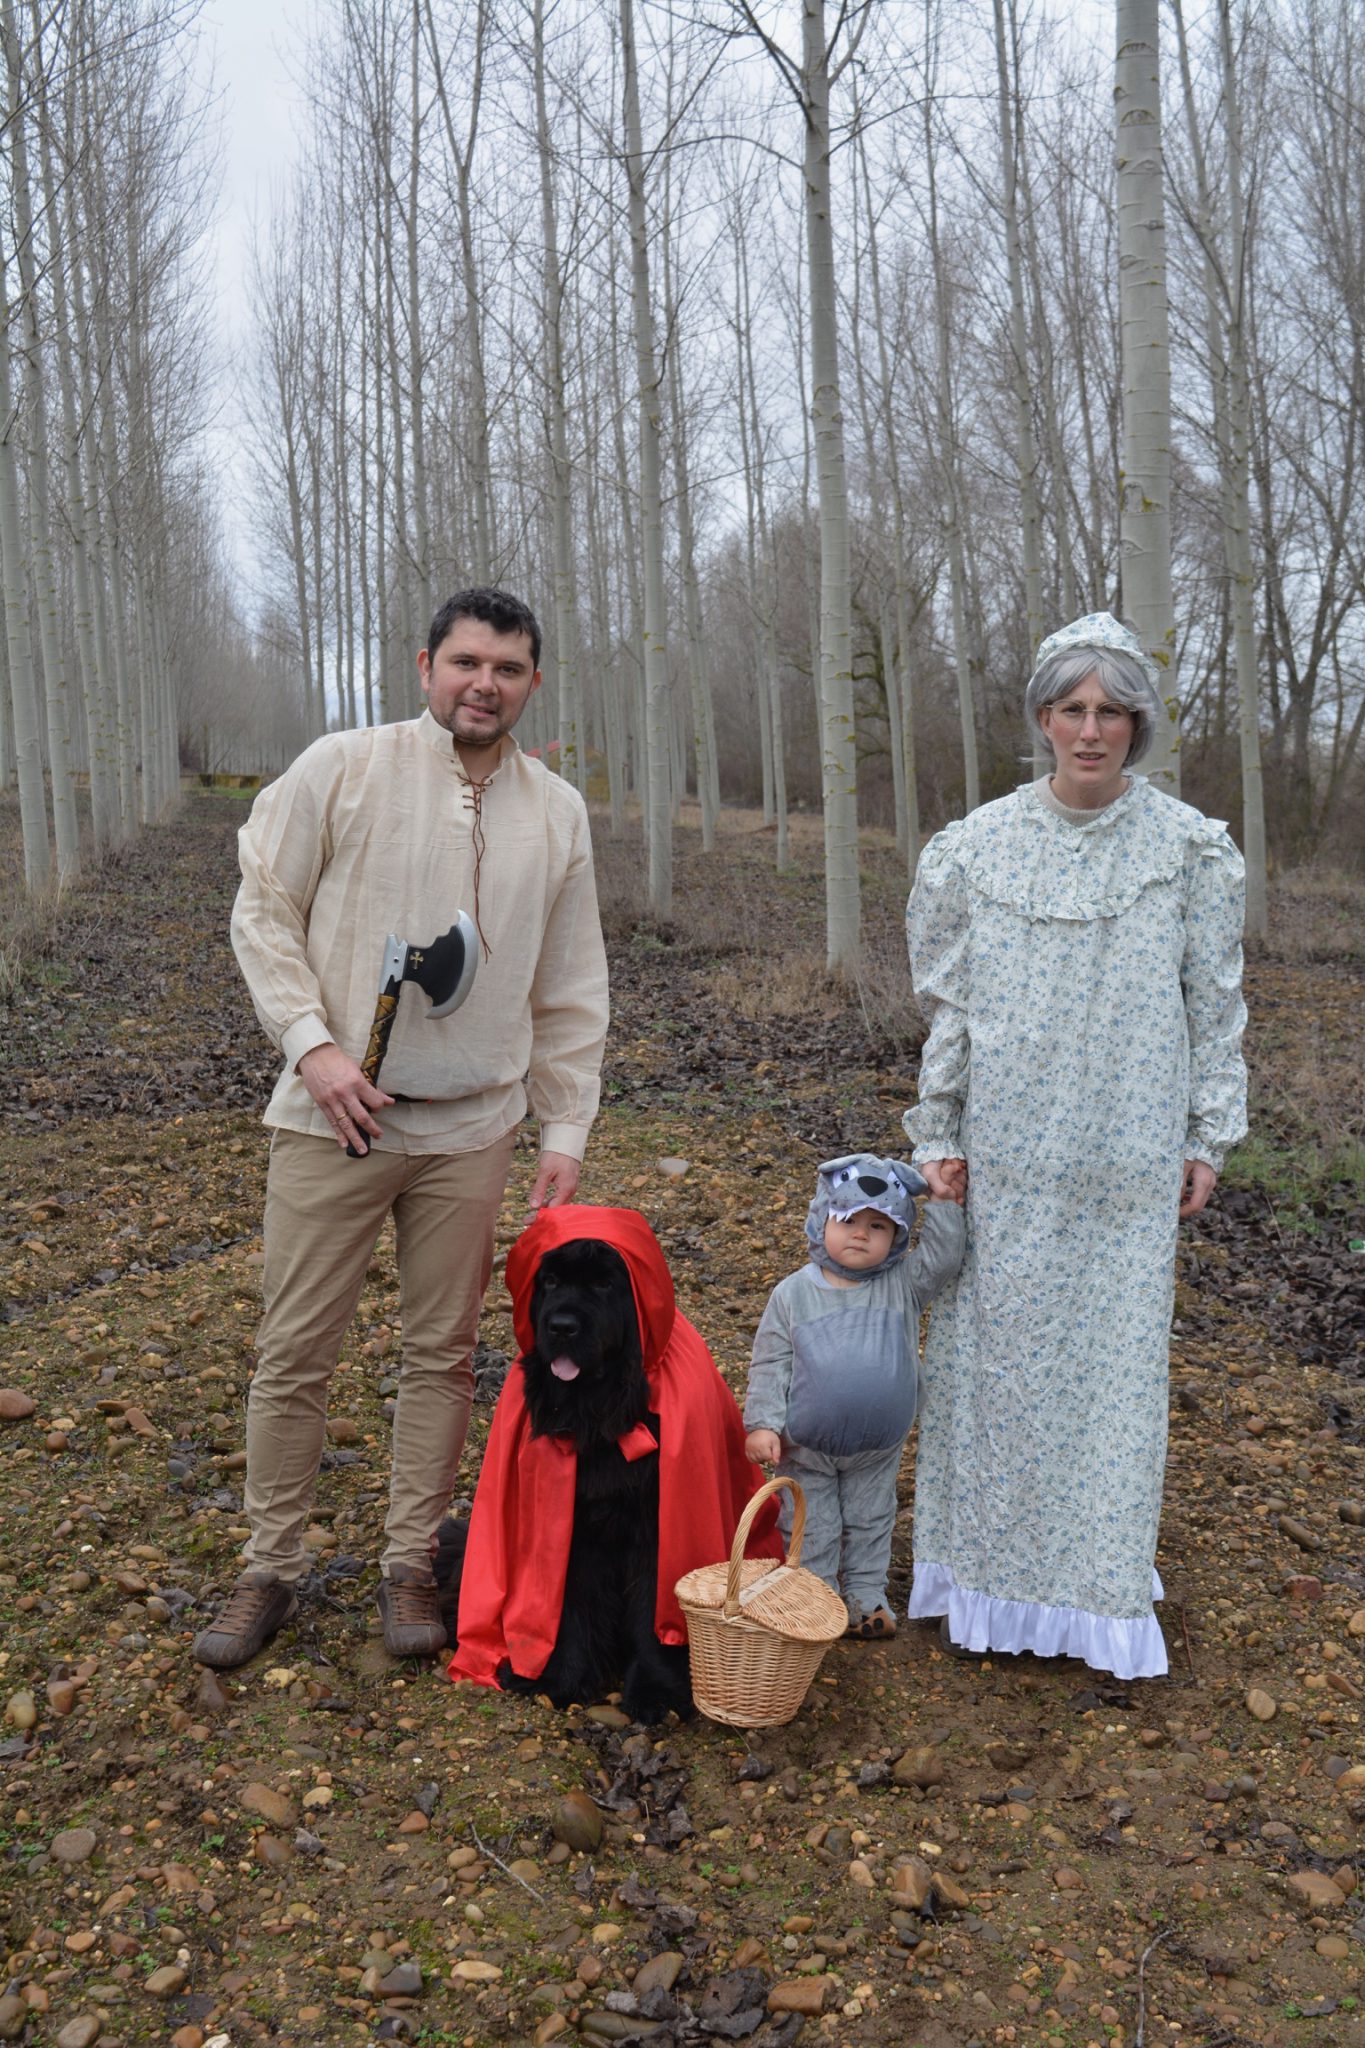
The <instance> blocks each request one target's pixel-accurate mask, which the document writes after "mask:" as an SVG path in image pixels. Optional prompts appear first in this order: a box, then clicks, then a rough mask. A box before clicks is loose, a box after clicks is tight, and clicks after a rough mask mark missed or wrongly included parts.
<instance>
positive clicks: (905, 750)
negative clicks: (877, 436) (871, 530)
mask: <svg viewBox="0 0 1365 2048" xmlns="http://www.w3.org/2000/svg"><path fill="white" fill-rule="evenodd" d="M859 155H860V157H861V160H862V172H863V192H864V198H865V201H866V208H867V248H868V268H869V271H870V274H871V284H872V320H873V325H874V326H875V328H876V331H877V352H878V358H879V365H880V373H881V374H880V391H881V405H880V414H881V432H882V439H883V441H884V442H885V444H886V463H887V472H888V475H889V478H890V483H891V522H892V531H891V545H892V580H893V589H894V597H895V646H894V650H893V661H894V663H895V664H896V665H895V666H894V669H893V668H887V670H886V675H887V703H888V705H889V704H890V703H891V698H892V690H893V684H894V695H895V700H896V716H897V722H898V724H899V733H898V734H896V733H894V732H893V738H892V746H891V761H892V768H893V772H894V771H897V770H898V772H899V782H900V788H899V791H898V792H897V802H896V834H897V844H898V845H899V847H900V850H901V852H902V854H903V855H904V856H905V862H906V869H907V872H908V875H909V879H910V880H911V881H912V882H913V881H914V879H915V869H916V868H917V867H918V866H919V840H920V824H919V778H918V771H917V763H916V751H915V715H914V708H913V686H912V680H911V668H910V583H909V564H908V560H907V556H908V551H909V540H908V536H907V533H906V520H905V487H904V483H903V480H902V475H901V450H900V435H899V432H898V430H897V425H896V405H895V392H894V389H893V383H894V380H893V376H892V368H891V353H890V349H889V346H888V342H887V320H886V311H885V307H884V305H883V302H882V267H881V257H880V254H879V251H878V248H877V234H876V227H875V223H874V218H873V206H872V179H871V174H870V172H869V169H868V161H867V149H866V146H865V144H862V143H860V146H859Z"/></svg>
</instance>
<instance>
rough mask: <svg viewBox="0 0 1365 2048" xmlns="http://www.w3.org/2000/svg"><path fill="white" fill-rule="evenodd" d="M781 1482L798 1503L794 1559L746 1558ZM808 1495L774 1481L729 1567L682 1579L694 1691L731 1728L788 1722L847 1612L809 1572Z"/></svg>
mask: <svg viewBox="0 0 1365 2048" xmlns="http://www.w3.org/2000/svg"><path fill="white" fill-rule="evenodd" d="M782 1487H786V1488H787V1490H788V1491H789V1492H790V1493H791V1495H792V1498H793V1501H794V1503H795V1510H794V1513H793V1516H792V1533H791V1541H790V1542H789V1544H788V1546H787V1562H786V1563H785V1564H778V1563H776V1562H775V1560H774V1559H772V1558H770V1557H752V1558H746V1557H745V1555H744V1546H745V1544H746V1543H747V1542H748V1540H749V1531H750V1529H751V1528H752V1527H753V1523H754V1517H755V1516H756V1515H757V1514H758V1512H759V1509H760V1508H761V1507H762V1506H763V1504H764V1502H765V1501H768V1500H770V1499H771V1498H772V1496H773V1494H775V1493H777V1492H778V1491H779V1490H780V1489H781V1488H782ZM805 1530H806V1497H805V1495H804V1494H803V1493H802V1491H801V1488H800V1487H799V1486H798V1485H797V1484H796V1481H795V1480H794V1479H770V1480H769V1481H768V1483H767V1485H766V1486H763V1487H760V1488H759V1490H758V1492H757V1493H756V1494H755V1495H754V1497H753V1499H752V1500H751V1501H750V1502H749V1505H748V1506H747V1507H746V1508H745V1510H744V1513H743V1514H742V1515H741V1516H740V1519H739V1527H738V1528H737V1529H736V1530H735V1540H734V1542H733V1543H732V1544H731V1546H730V1561H729V1563H728V1564H706V1565H701V1566H700V1567H699V1568H698V1569H697V1570H696V1571H692V1572H688V1573H687V1575H686V1577H685V1578H681V1579H679V1581H678V1584H677V1587H676V1589H675V1590H676V1592H677V1596H678V1604H679V1606H680V1607H681V1608H682V1611H683V1613H684V1614H685V1615H686V1616H687V1635H688V1642H689V1644H690V1647H691V1653H692V1692H693V1696H694V1698H695V1699H696V1702H697V1705H698V1706H699V1707H700V1708H701V1710H702V1712H703V1714H705V1715H707V1716H708V1717H709V1719H711V1720H712V1721H723V1722H725V1723H726V1725H727V1726H728V1727H731V1728H780V1727H781V1726H782V1724H783V1722H785V1721H790V1720H791V1719H792V1717H793V1715H794V1714H796V1713H797V1711H798V1710H799V1708H800V1705H801V1702H802V1700H803V1699H804V1698H805V1697H806V1694H807V1692H808V1691H809V1690H810V1684H811V1680H812V1679H813V1678H814V1676H815V1674H816V1672H817V1671H818V1670H819V1668H820V1662H821V1659H822V1658H823V1656H824V1654H825V1652H826V1650H827V1649H828V1648H829V1646H830V1644H831V1643H832V1642H833V1641H834V1640H835V1639H836V1637H838V1636H841V1635H843V1633H844V1631H845V1629H846V1628H847V1626H848V1614H847V1611H846V1609H845V1607H844V1603H843V1601H842V1600H841V1599H840V1598H839V1595H838V1594H837V1593H835V1592H833V1591H832V1590H831V1589H830V1588H829V1587H828V1586H827V1585H826V1584H825V1582H824V1580H823V1579H817V1578H816V1576H815V1574H814V1572H808V1571H803V1570H802V1569H801V1539H802V1537H803V1536H804V1534H805Z"/></svg>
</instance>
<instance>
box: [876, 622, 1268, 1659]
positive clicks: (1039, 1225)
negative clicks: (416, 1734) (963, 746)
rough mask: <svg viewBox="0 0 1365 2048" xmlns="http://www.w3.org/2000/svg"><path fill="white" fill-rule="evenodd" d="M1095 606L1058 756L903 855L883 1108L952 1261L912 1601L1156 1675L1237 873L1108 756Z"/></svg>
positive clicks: (1037, 725) (1060, 727)
mask: <svg viewBox="0 0 1365 2048" xmlns="http://www.w3.org/2000/svg"><path fill="white" fill-rule="evenodd" d="M1156 678H1157V671H1156V668H1155V664H1153V663H1151V662H1150V661H1149V660H1148V659H1147V657H1146V656H1145V655H1144V654H1143V651H1142V647H1141V644H1140V642H1139V641H1138V640H1137V638H1136V636H1135V635H1134V634H1133V633H1131V632H1129V631H1128V629H1127V628H1126V627H1124V626H1122V625H1120V624H1119V622H1118V621H1117V620H1116V619H1114V618H1112V617H1111V616H1110V615H1109V614H1108V613H1107V612H1101V613H1098V614H1095V615H1093V616H1091V617H1089V618H1085V619H1079V620H1077V621H1076V623H1075V624H1074V625H1071V626H1067V627H1065V628H1064V629H1063V630H1062V631H1061V632H1059V633H1054V634H1053V635H1052V637H1051V638H1050V639H1049V640H1046V641H1045V642H1044V643H1043V646H1042V648H1041V650H1040V652H1039V660H1038V666H1037V669H1036V670H1035V672H1034V675H1033V677H1032V679H1031V681H1030V683H1029V686H1028V690H1027V693H1026V695H1025V699H1024V707H1025V711H1026V714H1027V716H1028V719H1029V723H1030V725H1031V726H1032V727H1033V729H1034V730H1035V731H1036V732H1037V733H1038V734H1039V736H1040V737H1041V739H1042V741H1043V744H1044V746H1045V747H1046V748H1047V750H1048V752H1049V753H1050V754H1051V755H1052V757H1053V759H1054V760H1055V762H1056V767H1055V770H1054V772H1053V773H1052V775H1051V776H1045V777H1043V778H1042V779H1041V780H1040V781H1038V782H1035V783H1033V784H1031V785H1029V786H1026V787H1024V788H1022V789H1019V790H1016V791H1015V792H1014V794H1013V795H1012V796H1007V797H1002V798H1001V799H1000V800H999V801H998V802H996V803H991V804H986V805H983V807H982V808H981V809H980V810H978V811H974V812H973V813H972V814H971V816H970V817H967V818H963V819H961V820H960V821H959V822H958V823H956V824H953V825H950V826H949V827H948V828H947V830H946V831H944V832H940V833H939V835H938V837H937V838H936V839H934V840H932V841H931V842H930V844H929V845H928V846H927V847H926V848H925V851H924V854H923V856H922V858H921V860H920V864H919V872H918V874H917V877H916V880H915V887H914V891H913V893H912V895H911V898H910V907H909V912H908V928H909V942H910V963H911V972H912V975H913V978H914V984H915V990H916V993H917V995H918V998H919V1002H920V1005H921V1007H922V1008H923V1010H924V1012H925V1016H926V1018H927V1020H928V1023H929V1027H930V1029H929V1037H928V1040H927V1041H926V1043H925V1047H924V1053H923V1058H922V1064H921V1068H920V1088H919V1101H918V1104H917V1106H916V1107H915V1108H914V1109H912V1110H911V1111H910V1112H909V1113H908V1114H907V1115H906V1118H905V1128H906V1130H907V1132H908V1133H909V1135H910V1137H911V1138H912V1139H913V1141H914V1148H915V1150H914V1161H915V1164H916V1166H917V1167H918V1168H919V1169H920V1171H921V1173H923V1174H924V1176H925V1178H926V1180H928V1182H929V1184H930V1186H931V1187H932V1188H934V1189H935V1191H936V1192H937V1191H943V1192H950V1193H953V1194H954V1195H955V1196H956V1197H957V1198H958V1199H959V1200H961V1199H963V1198H964V1197H965V1199H966V1203H967V1255H966V1259H965V1261H964V1264H963V1267H962V1271H961V1273H960V1275H959V1276H958V1279H957V1280H956V1282H955V1283H953V1284H952V1285H950V1286H949V1288H948V1289H947V1290H946V1291H945V1293H943V1294H942V1295H941V1296H940V1297H939V1301H938V1304H937V1306H936V1307H935V1309H934V1312H933V1319H932V1322H931V1326H930V1331H929V1340H928V1346H927V1352H926V1357H925V1374H924V1398H923V1407H922V1411H921V1417H920V1436H919V1453H918V1463H917V1466H916V1480H915V1577H914V1587H913V1590H912V1593H911V1597H910V1613H911V1616H912V1617H914V1616H933V1615H942V1616H944V1617H945V1620H944V1624H943V1627H944V1634H945V1639H946V1640H947V1641H948V1642H949V1643H950V1645H951V1646H954V1647H960V1648H964V1649H969V1650H973V1651H982V1650H992V1651H1002V1650H1032V1651H1034V1652H1036V1653H1037V1654H1038V1655H1041V1656H1048V1655H1055V1654H1063V1655H1066V1656H1072V1657H1081V1658H1084V1660H1085V1661H1086V1663H1087V1664H1090V1665H1093V1666H1094V1667H1095V1668H1096V1669H1097V1670H1101V1671H1111V1672H1113V1673H1114V1674H1115V1676H1116V1677H1119V1678H1151V1677H1157V1676H1159V1675H1160V1674H1161V1673H1163V1672H1164V1671H1165V1670H1166V1668H1167V1664H1166V1647H1165V1643H1164V1641H1163V1639H1162V1634H1161V1630H1160V1628H1159V1626H1158V1624H1157V1621H1156V1617H1155V1615H1154V1614H1153V1612H1152V1601H1153V1599H1154V1598H1156V1599H1159V1598H1160V1597H1161V1584H1160V1581H1159V1579H1158V1578H1157V1575H1156V1572H1155V1569H1154V1566H1153V1559H1154V1556H1155V1552H1156V1538H1157V1523H1158V1520H1159V1517H1160V1512H1161V1487H1162V1476H1163V1470H1164V1466H1165V1457H1166V1411H1167V1383H1166V1381H1167V1343H1168V1337H1169V1332H1170V1320H1171V1305H1172V1298H1173V1291H1174V1278H1175V1249H1176V1227H1177V1215H1180V1216H1189V1215H1193V1214H1194V1213H1195V1212H1196V1211H1197V1210H1199V1209H1202V1208H1203V1207H1204V1205H1205V1203H1206V1202H1207V1201H1208V1198H1209V1194H1210V1192H1211V1190H1212V1188H1213V1185H1214V1182H1215V1180H1216V1179H1217V1177H1218V1172H1219V1168H1220V1167H1221V1165H1222V1160H1223V1153H1224V1150H1225V1149H1226V1147H1227V1146H1229V1145H1230V1144H1232V1143H1234V1142H1235V1140H1236V1139H1238V1138H1240V1137H1241V1136H1242V1135H1243V1134H1244V1133H1245V1130H1246V1113H1245V1102H1246V1075H1245V1068H1244V1066H1243V1063H1242V1056H1241V1038H1242V1029H1243V1025H1244V1023H1245V1021H1246V1010H1245V1006H1244V1005H1243V1002H1242V994H1241V966H1242V954H1241V932H1242V893H1243V871H1242V861H1241V856H1240V855H1239V854H1238V852H1237V849H1236V847H1235V846H1234V845H1233V843H1232V841H1231V840H1230V839H1229V837H1228V835H1227V833H1226V831H1225V830H1224V828H1223V826H1222V825H1221V824H1220V823H1219V822H1217V821H1216V820H1213V819H1209V818H1205V817H1203V816H1202V815H1201V814H1200V812H1198V811H1196V810H1194V809H1192V808H1191V806H1190V805H1188V804H1182V803H1179V802H1177V801H1176V800H1175V798H1173V797H1169V796H1163V795H1161V794H1159V793H1158V792H1157V791H1156V790H1155V789H1153V788H1151V786H1150V785H1149V784H1148V783H1146V782H1144V781H1143V780H1142V779H1141V778H1140V777H1138V776H1135V775H1133V774H1131V773H1130V772H1129V770H1130V769H1131V767H1132V764H1133V763H1134V762H1136V761H1139V760H1141V758H1142V756H1143V754H1144V753H1145V752H1146V750H1147V748H1148V746H1149V745H1150V743H1151V738H1152V734H1153V731H1154V729H1155V724H1156V720H1157V718H1158V717H1160V716H1163V715H1164V711H1163V707H1162V705H1161V701H1160V698H1159V696H1158V693H1157V687H1156Z"/></svg>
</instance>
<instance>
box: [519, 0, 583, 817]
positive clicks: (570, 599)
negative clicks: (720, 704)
mask: <svg viewBox="0 0 1365 2048" xmlns="http://www.w3.org/2000/svg"><path fill="white" fill-rule="evenodd" d="M531 35H532V44H531V47H532V72H533V77H534V82H535V101H536V153H537V157H538V159H539V164H540V223H541V248H542V280H543V282H542V291H543V309H542V317H541V323H540V336H541V342H542V347H543V360H544V375H545V398H546V404H547V407H548V410H549V420H548V426H549V434H548V440H549V445H550V533H551V556H552V560H553V564H554V594H555V598H554V601H555V665H556V670H557V674H558V681H559V772H560V774H561V775H563V776H564V778H565V780H566V781H568V782H571V783H572V784H573V785H574V787H575V788H576V789H581V788H582V787H583V785H584V781H585V777H584V773H583V707H582V703H581V694H580V690H579V675H578V660H579V645H578V601H577V580H576V575H575V563H574V548H573V470H572V468H571V467H570V463H569V415H568V404H567V399H566V395H565V388H564V274H563V271H562V270H561V268H560V261H559V220H558V216H557V212H556V206H555V174H554V152H553V148H552V145H551V141H550V115H549V109H548V106H547V103H546V97H545V0H532V5H531Z"/></svg>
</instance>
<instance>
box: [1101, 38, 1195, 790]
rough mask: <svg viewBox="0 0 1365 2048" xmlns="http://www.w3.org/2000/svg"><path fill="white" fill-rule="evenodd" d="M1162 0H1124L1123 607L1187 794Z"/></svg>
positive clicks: (1167, 749) (1168, 757)
mask: <svg viewBox="0 0 1365 2048" xmlns="http://www.w3.org/2000/svg"><path fill="white" fill-rule="evenodd" d="M1157 17H1158V0H1117V18H1118V56H1117V61H1116V64H1115V74H1114V103H1115V109H1116V117H1117V145H1118V215H1119V302H1120V320H1121V332H1122V341H1123V464H1122V476H1121V487H1120V551H1121V558H1122V562H1123V609H1124V611H1125V612H1126V613H1127V615H1128V616H1129V618H1131V620H1132V622H1133V625H1134V627H1135V628H1136V631H1137V634H1138V637H1139V638H1140V640H1141V641H1142V644H1143V646H1144V647H1145V648H1146V650H1147V652H1148V653H1149V654H1150V655H1151V656H1152V658H1153V659H1154V660H1155V661H1156V662H1157V664H1158V665H1159V667H1160V668H1161V670H1162V673H1163V676H1164V679H1165V680H1164V684H1163V689H1162V696H1163V700H1164V703H1165V710H1166V715H1165V718H1164V719H1163V720H1161V721H1159V724H1158V731H1157V735H1156V738H1155V740H1154V742H1153V746H1152V750H1151V753H1150V754H1149V755H1148V757H1147V760H1146V762H1145V763H1144V772H1145V773H1146V774H1148V775H1149V776H1150V777H1151V779H1152V780H1153V781H1154V782H1156V783H1157V784H1158V785H1160V786H1161V787H1163V788H1165V789H1167V790H1169V791H1170V792H1171V793H1172V794H1173V795H1178V794H1179V791H1180V681H1179V675H1178V672H1177V657H1176V638H1175V606H1174V601H1173V598H1172V595H1171V516H1170V503H1171V353H1170V332H1169V318H1168V314H1167V305H1166V209H1165V198H1164V195H1163V192H1162V153H1161V68H1160V52H1159V43H1158V37H1159V27H1158V18H1157Z"/></svg>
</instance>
